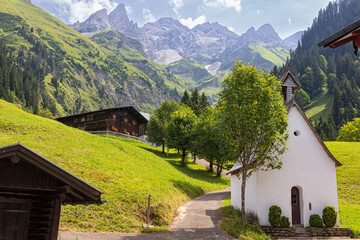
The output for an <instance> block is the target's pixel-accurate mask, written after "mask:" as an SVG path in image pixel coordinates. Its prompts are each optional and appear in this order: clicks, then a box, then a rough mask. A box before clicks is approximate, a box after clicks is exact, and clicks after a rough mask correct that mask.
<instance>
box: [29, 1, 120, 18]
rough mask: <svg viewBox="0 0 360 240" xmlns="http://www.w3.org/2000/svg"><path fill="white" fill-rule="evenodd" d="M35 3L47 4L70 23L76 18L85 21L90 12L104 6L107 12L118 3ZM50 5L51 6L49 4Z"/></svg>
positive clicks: (36, 2) (39, 2) (37, 2)
mask: <svg viewBox="0 0 360 240" xmlns="http://www.w3.org/2000/svg"><path fill="white" fill-rule="evenodd" d="M34 2H35V4H37V5H40V4H41V5H45V6H46V5H48V6H49V7H50V8H51V9H53V11H54V10H55V9H56V12H57V13H59V15H60V16H63V17H65V18H67V20H68V21H69V22H70V23H73V22H75V21H77V20H79V21H85V20H86V19H87V18H88V17H89V16H90V15H91V14H92V13H94V12H96V11H98V10H101V9H104V8H106V9H107V10H108V11H109V12H110V11H112V10H114V9H115V8H116V6H117V5H118V4H117V3H116V2H114V1H111V0H52V1H49V0H35V1H34ZM50 5H51V6H50Z"/></svg>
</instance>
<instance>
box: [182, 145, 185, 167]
mask: <svg viewBox="0 0 360 240" xmlns="http://www.w3.org/2000/svg"><path fill="white" fill-rule="evenodd" d="M182 151H183V152H182V159H181V166H183V167H186V162H185V158H186V148H183V149H182Z"/></svg>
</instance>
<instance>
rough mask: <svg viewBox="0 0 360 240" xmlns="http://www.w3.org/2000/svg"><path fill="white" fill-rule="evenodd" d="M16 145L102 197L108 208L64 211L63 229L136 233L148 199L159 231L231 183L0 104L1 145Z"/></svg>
mask: <svg viewBox="0 0 360 240" xmlns="http://www.w3.org/2000/svg"><path fill="white" fill-rule="evenodd" d="M18 141H20V142H21V143H22V144H24V145H25V146H27V147H29V148H30V149H33V150H34V151H36V152H38V153H39V154H40V155H42V156H44V157H46V158H47V159H49V160H50V161H53V162H55V163H56V164H58V165H59V166H61V167H62V168H64V169H66V170H68V171H70V172H71V173H73V174H74V175H76V176H78V177H79V178H81V179H83V180H85V181H87V182H88V183H90V184H92V185H93V186H95V187H97V188H99V189H100V190H102V191H103V192H104V195H103V196H102V199H103V200H107V201H108V204H106V205H102V206H93V205H90V206H66V207H63V208H62V215H61V225H60V227H61V229H62V230H75V231H87V232H89V231H90V232H104V231H105V232H139V231H140V229H141V228H142V223H145V221H146V209H147V198H148V195H149V194H151V199H152V201H151V202H152V205H151V224H152V225H155V226H156V228H155V229H156V230H157V231H163V230H164V229H165V230H166V229H167V226H168V225H169V224H170V222H171V220H172V219H173V217H174V214H175V211H176V209H177V208H178V207H179V206H180V205H182V204H184V203H186V202H187V201H189V200H190V199H191V198H194V197H197V196H199V195H202V194H204V193H206V192H209V191H213V190H220V189H224V188H227V187H228V186H229V184H230V182H229V180H228V179H226V178H220V179H218V178H215V173H208V172H207V170H206V169H205V168H204V167H202V166H199V165H196V164H191V163H189V164H188V167H186V168H183V167H180V161H181V157H180V155H178V154H176V153H174V152H172V153H171V154H170V155H169V157H166V155H165V154H164V155H163V154H162V153H161V149H160V148H159V149H157V148H152V147H150V146H148V145H146V144H143V143H141V142H136V141H133V140H127V139H122V138H117V137H110V136H97V135H91V134H89V133H86V132H84V131H80V130H77V129H74V128H70V127H67V126H65V125H63V124H61V123H59V122H57V121H54V120H50V119H45V118H42V117H39V116H35V115H32V114H29V113H26V112H24V111H22V110H20V109H19V108H17V107H16V106H15V105H13V104H10V103H7V102H5V101H2V100H0V146H5V145H8V144H13V143H16V142H18Z"/></svg>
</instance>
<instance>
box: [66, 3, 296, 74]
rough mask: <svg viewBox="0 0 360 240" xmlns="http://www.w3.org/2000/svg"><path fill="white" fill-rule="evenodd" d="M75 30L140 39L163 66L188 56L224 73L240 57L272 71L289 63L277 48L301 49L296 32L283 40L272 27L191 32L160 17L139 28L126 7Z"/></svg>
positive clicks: (213, 26)
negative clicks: (286, 62)
mask: <svg viewBox="0 0 360 240" xmlns="http://www.w3.org/2000/svg"><path fill="white" fill-rule="evenodd" d="M71 27H73V28H74V29H75V30H77V31H79V32H81V33H89V32H99V31H103V30H108V29H114V30H116V31H118V32H120V33H123V34H125V35H127V36H129V37H132V38H134V39H137V40H139V41H140V42H141V43H142V45H143V46H144V49H145V52H146V55H147V56H148V57H150V58H151V59H152V60H154V61H156V62H158V63H161V64H166V65H167V64H170V63H172V62H174V61H178V60H180V59H181V58H182V57H185V56H187V57H189V58H191V59H193V60H195V61H197V62H199V63H201V64H202V65H203V66H213V65H214V64H215V63H216V66H218V67H217V68H218V69H220V70H223V71H226V70H228V69H229V68H231V67H232V65H233V62H234V61H235V59H237V58H238V59H243V60H244V62H251V63H253V64H255V65H258V66H260V67H261V68H263V67H264V68H266V69H271V68H272V67H273V66H274V64H275V63H276V64H278V63H279V61H280V62H281V61H283V60H285V59H283V55H281V54H278V50H274V49H275V48H276V47H282V48H284V49H283V52H285V55H287V54H288V53H287V52H288V50H289V49H293V48H295V47H296V46H297V42H298V40H299V39H300V37H301V33H296V34H294V35H293V36H290V37H288V38H286V39H285V40H284V41H283V40H282V39H281V38H280V37H279V35H278V34H277V32H276V31H275V30H274V28H273V27H272V26H271V25H270V24H265V25H263V26H261V27H260V28H259V29H257V30H255V28H253V27H252V28H250V29H249V30H248V31H247V32H246V33H244V34H242V35H241V36H239V35H237V34H236V33H234V32H232V31H230V30H229V29H228V28H227V27H225V26H223V25H221V24H219V23H217V22H215V23H209V22H207V23H204V24H201V25H197V26H196V27H194V28H193V29H189V28H188V27H187V26H184V25H183V24H181V23H180V22H179V21H178V20H175V19H173V18H170V17H165V18H160V19H159V20H158V21H156V22H154V23H146V24H145V25H144V26H143V27H142V28H139V27H138V26H137V24H136V23H134V22H133V21H130V20H129V18H128V16H127V13H126V9H125V6H124V4H120V5H118V7H117V8H116V9H115V10H114V11H112V12H111V13H110V14H109V15H107V12H106V10H105V9H103V10H100V11H98V12H96V13H94V14H92V15H91V16H90V17H89V19H87V20H86V21H85V22H83V23H79V22H76V23H74V24H73V25H71ZM254 45H256V46H260V47H261V48H260V51H264V48H266V49H265V51H270V52H271V54H273V53H274V54H275V55H276V56H275V57H274V58H277V59H275V60H273V59H264V58H263V57H262V55H261V53H258V52H256V51H257V49H254V47H253V46H254ZM271 54H270V55H271ZM266 55H267V56H269V54H268V53H267V54H266ZM219 63H220V67H219Z"/></svg>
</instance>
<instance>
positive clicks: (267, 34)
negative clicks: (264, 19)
mask: <svg viewBox="0 0 360 240" xmlns="http://www.w3.org/2000/svg"><path fill="white" fill-rule="evenodd" d="M256 35H257V36H258V38H260V39H261V40H262V42H265V43H274V42H281V41H282V39H281V38H280V37H279V34H278V33H277V32H276V31H275V29H274V28H273V26H271V24H269V23H267V24H264V25H262V26H261V27H260V28H259V29H258V30H257V31H256Z"/></svg>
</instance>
